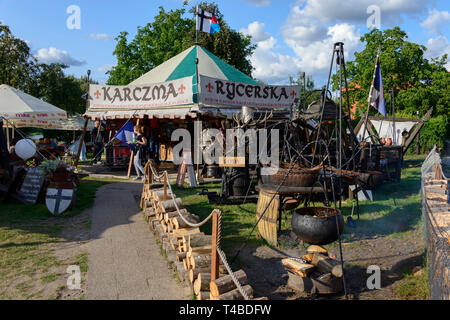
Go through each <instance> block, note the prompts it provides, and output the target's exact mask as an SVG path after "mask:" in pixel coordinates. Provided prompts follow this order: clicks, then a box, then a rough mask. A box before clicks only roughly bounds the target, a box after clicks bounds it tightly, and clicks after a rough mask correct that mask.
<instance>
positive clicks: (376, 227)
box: [172, 156, 424, 251]
mask: <svg viewBox="0 0 450 320" xmlns="http://www.w3.org/2000/svg"><path fill="white" fill-rule="evenodd" d="M423 159H424V156H413V157H406V158H405V161H404V168H403V170H402V179H401V182H400V183H384V184H383V185H381V186H380V187H379V188H377V190H375V191H374V195H373V196H374V201H373V202H371V201H360V203H359V204H360V221H357V228H350V227H347V226H346V227H345V228H344V233H343V235H342V238H343V240H351V239H352V238H356V239H360V238H371V237H375V236H387V237H392V238H401V239H402V238H405V239H406V238H408V237H410V236H411V235H412V234H414V235H416V234H417V236H421V230H422V228H421V225H422V220H421V195H420V175H421V172H420V165H421V163H422V161H423ZM172 188H173V190H174V192H175V194H176V195H177V197H179V198H182V200H183V205H184V206H185V207H186V208H187V210H188V211H189V212H191V213H195V214H197V215H199V216H200V218H201V219H204V218H206V217H207V216H208V215H209V214H210V213H211V211H212V210H213V209H214V208H217V209H220V210H222V214H223V224H222V228H223V229H222V230H223V231H222V235H223V237H222V239H223V240H222V247H223V248H224V250H225V251H226V250H227V249H229V248H230V247H232V246H237V245H241V244H242V243H243V242H244V241H245V240H246V239H247V236H248V235H249V234H250V232H251V230H252V228H253V226H254V224H255V222H256V214H255V212H256V204H255V203H247V204H243V205H217V204H208V200H207V197H206V196H200V195H197V192H200V191H201V190H202V189H203V188H207V189H208V190H209V191H217V192H218V193H220V183H210V184H205V185H201V186H200V187H198V188H178V187H176V186H173V187H172ZM317 205H322V204H319V203H317ZM352 206H353V203H352V202H351V201H346V202H343V203H342V212H343V215H344V217H345V219H347V217H348V216H350V215H351V211H352ZM286 216H287V219H284V217H285V216H284V213H283V221H282V229H283V230H290V229H291V217H292V212H286ZM353 218H354V219H355V220H356V219H357V216H356V207H355V212H354V214H353ZM201 231H203V232H205V233H207V234H211V223H207V224H206V225H205V226H203V227H202V228H201ZM256 231H257V230H256V229H255V231H253V233H252V235H251V236H250V238H249V242H248V244H249V245H264V244H267V243H266V242H265V241H264V240H262V239H260V238H259V237H258V235H257V232H256ZM333 245H336V244H331V245H329V246H333ZM285 246H286V247H289V246H291V244H290V243H286V244H285Z"/></svg>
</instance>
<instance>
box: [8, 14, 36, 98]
mask: <svg viewBox="0 0 450 320" xmlns="http://www.w3.org/2000/svg"><path fill="white" fill-rule="evenodd" d="M38 72H39V66H38V64H37V60H36V58H35V57H33V56H32V55H31V53H30V47H29V46H28V45H27V43H26V42H25V41H23V40H21V39H19V38H16V37H14V36H13V35H12V34H11V30H10V29H9V27H8V26H6V25H3V24H1V23H0V84H7V85H9V86H11V87H14V88H17V89H20V90H23V91H25V92H27V93H33V86H35V83H34V77H35V75H36V74H37V73H38Z"/></svg>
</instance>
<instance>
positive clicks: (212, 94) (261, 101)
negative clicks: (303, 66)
mask: <svg viewBox="0 0 450 320" xmlns="http://www.w3.org/2000/svg"><path fill="white" fill-rule="evenodd" d="M200 86H201V91H200V102H202V103H204V104H208V105H228V106H239V107H241V106H248V107H260V108H289V107H290V106H291V105H292V103H293V102H294V99H295V98H297V97H298V95H299V92H300V86H269V85H267V86H265V85H258V84H249V83H241V82H233V81H228V80H222V79H215V78H210V77H206V76H202V75H201V76H200Z"/></svg>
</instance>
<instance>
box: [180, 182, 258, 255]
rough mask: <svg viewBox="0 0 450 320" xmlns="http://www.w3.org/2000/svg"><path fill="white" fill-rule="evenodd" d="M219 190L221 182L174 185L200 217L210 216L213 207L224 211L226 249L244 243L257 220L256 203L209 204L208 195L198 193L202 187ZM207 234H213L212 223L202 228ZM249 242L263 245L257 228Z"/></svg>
mask: <svg viewBox="0 0 450 320" xmlns="http://www.w3.org/2000/svg"><path fill="white" fill-rule="evenodd" d="M204 188H207V189H208V191H217V192H218V193H220V183H209V184H202V185H201V186H200V187H198V188H178V187H177V186H175V185H173V186H172V189H173V192H174V193H175V194H176V195H177V197H179V198H182V200H183V206H184V207H185V208H186V209H187V210H188V211H189V212H190V213H193V214H196V215H198V216H199V217H200V219H202V220H203V219H205V218H206V217H208V216H209V214H210V213H211V211H212V210H213V209H220V210H221V211H222V242H221V244H222V248H223V249H224V250H225V251H226V250H227V249H229V248H230V247H231V246H233V245H237V244H240V243H243V242H244V241H245V240H246V238H247V236H248V235H249V234H250V231H251V229H252V227H253V225H254V223H255V222H256V213H255V212H256V203H246V204H242V205H224V204H222V205H219V204H209V203H208V198H207V197H206V196H200V195H197V193H198V192H200V191H202V189H204ZM200 230H201V231H203V232H205V233H206V234H211V223H206V224H205V225H204V226H202V227H201V228H200ZM248 243H249V244H253V245H262V244H264V243H265V241H264V240H262V239H260V238H258V237H257V236H256V229H255V231H254V232H253V234H252V236H251V237H250V239H249V242H248Z"/></svg>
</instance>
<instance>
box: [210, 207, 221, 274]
mask: <svg viewBox="0 0 450 320" xmlns="http://www.w3.org/2000/svg"><path fill="white" fill-rule="evenodd" d="M218 223H219V215H218V211H217V210H214V211H213V213H212V241H211V281H214V280H216V279H218V278H219V255H218V254H217V236H218Z"/></svg>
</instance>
